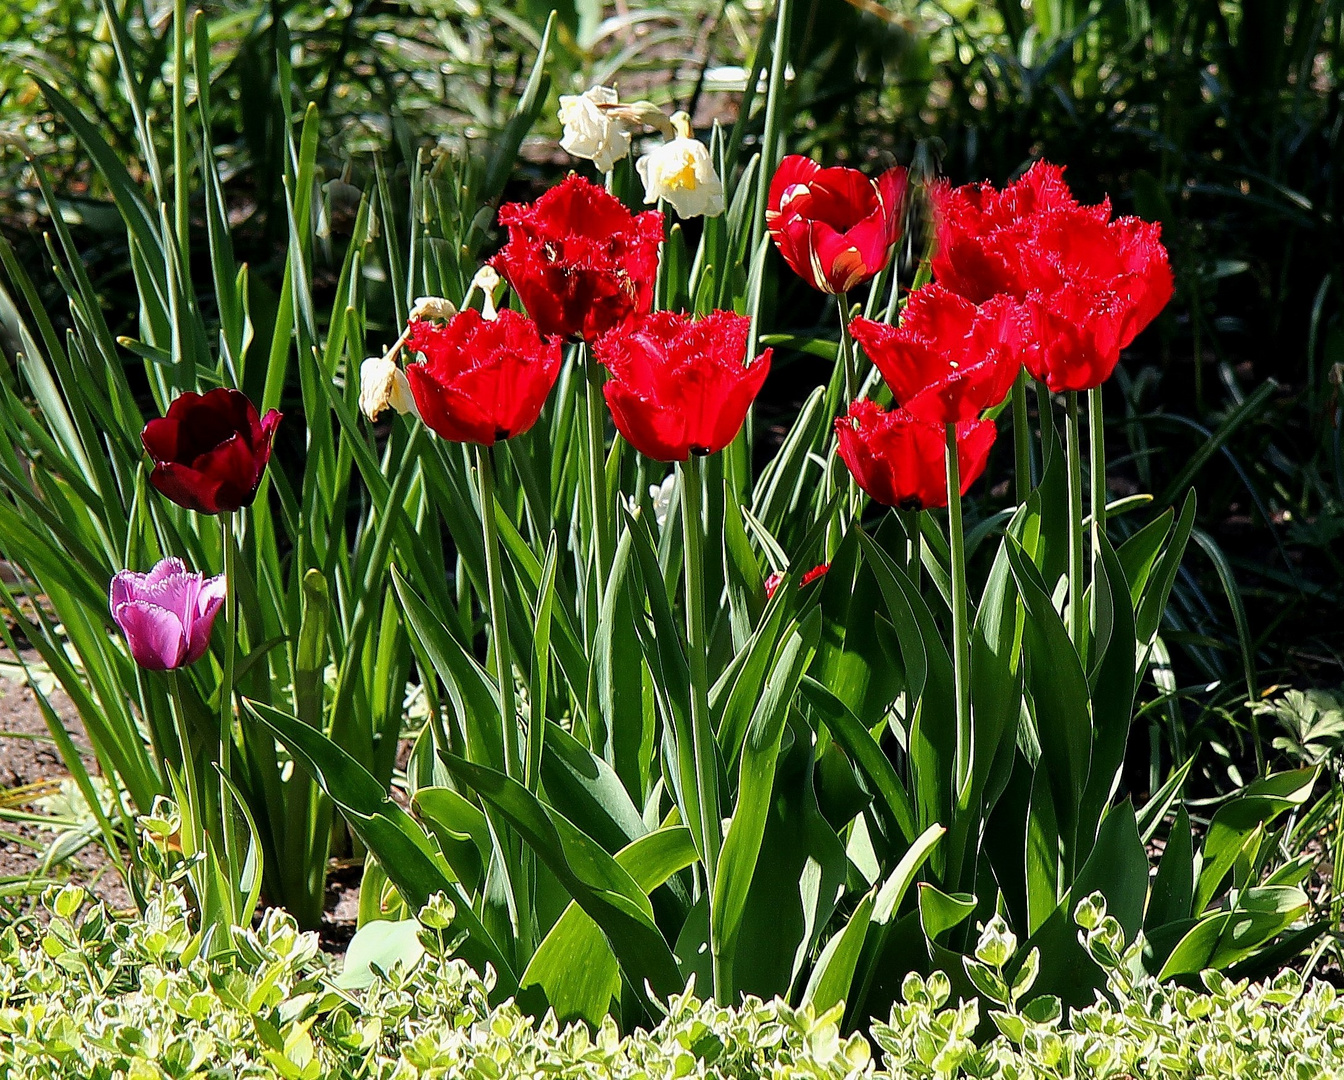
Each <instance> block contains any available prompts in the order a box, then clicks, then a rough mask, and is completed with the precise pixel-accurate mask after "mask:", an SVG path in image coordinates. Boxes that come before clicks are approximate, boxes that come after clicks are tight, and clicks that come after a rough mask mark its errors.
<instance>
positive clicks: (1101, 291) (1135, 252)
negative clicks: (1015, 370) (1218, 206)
mask: <svg viewBox="0 0 1344 1080" xmlns="http://www.w3.org/2000/svg"><path fill="white" fill-rule="evenodd" d="M934 208H935V214H936V217H937V240H938V252H937V254H936V255H935V256H934V259H933V271H934V276H935V278H936V279H937V280H938V282H939V283H940V284H941V285H943V286H944V287H946V288H948V289H951V290H952V291H953V292H957V293H959V294H961V295H962V296H965V297H966V298H967V299H969V300H971V301H974V302H977V303H979V302H983V301H985V300H988V299H989V298H990V297H991V296H993V295H996V294H1006V295H1009V296H1013V297H1018V298H1022V299H1023V300H1024V301H1025V303H1026V306H1027V309H1028V313H1029V317H1030V319H1031V325H1032V336H1033V338H1034V339H1035V344H1034V346H1033V347H1032V348H1030V349H1029V350H1028V351H1027V353H1026V354H1025V356H1024V361H1025V363H1026V366H1027V368H1028V370H1029V371H1030V372H1031V373H1032V375H1033V376H1035V377H1036V378H1038V379H1041V380H1042V381H1044V382H1045V383H1046V385H1047V386H1048V387H1049V388H1050V390H1052V391H1055V392H1062V391H1066V390H1089V389H1092V388H1093V387H1097V386H1100V385H1101V384H1102V383H1103V382H1104V381H1105V380H1106V379H1107V378H1109V377H1110V375H1111V372H1112V371H1114V370H1115V365H1116V364H1117V363H1118V362H1119V359H1120V350H1121V349H1123V348H1125V347H1126V346H1128V345H1129V344H1130V342H1132V341H1133V340H1134V338H1135V337H1136V336H1137V335H1138V333H1139V332H1140V331H1141V330H1143V328H1144V327H1146V326H1147V325H1148V324H1149V323H1150V322H1152V321H1153V319H1154V318H1156V317H1157V315H1158V313H1159V312H1160V311H1161V310H1162V308H1163V307H1165V306H1166V304H1167V302H1168V301H1169V300H1170V299H1171V296H1172V291H1173V280H1172V274H1171V264H1170V262H1169V260H1168V258H1167V252H1166V249H1165V248H1164V247H1163V246H1162V241H1161V227H1160V226H1158V225H1156V224H1153V223H1150V222H1146V221H1141V220H1140V219H1138V218H1133V217H1122V218H1116V219H1114V220H1112V219H1111V206H1110V203H1109V202H1102V203H1100V204H1098V205H1096V206H1080V205H1079V204H1078V202H1077V200H1075V199H1074V198H1073V196H1072V194H1071V193H1070V192H1069V189H1068V185H1067V184H1065V183H1064V179H1063V170H1062V169H1060V168H1059V167H1057V166H1054V165H1049V164H1047V163H1045V162H1037V163H1036V164H1035V165H1033V166H1032V167H1031V169H1029V170H1028V171H1027V173H1026V175H1024V176H1023V177H1022V179H1021V180H1018V181H1017V182H1016V183H1014V184H1010V185H1008V186H1007V187H1006V188H1004V190H1003V191H1002V192H996V191H995V190H994V189H993V188H992V187H990V186H989V185H988V184H981V185H967V186H966V187H961V188H955V189H950V188H946V187H943V188H940V189H938V190H936V191H935V194H934Z"/></svg>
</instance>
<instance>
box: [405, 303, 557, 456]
mask: <svg viewBox="0 0 1344 1080" xmlns="http://www.w3.org/2000/svg"><path fill="white" fill-rule="evenodd" d="M406 344H407V347H408V348H410V349H411V350H413V351H415V352H419V353H422V354H423V355H424V357H425V359H424V362H423V363H416V364H408V365H406V379H407V381H408V382H409V383H410V384H411V396H412V397H414V398H415V405H416V408H418V409H419V410H420V416H421V418H422V419H423V420H424V422H425V423H426V424H427V425H429V427H430V429H431V430H433V431H434V432H436V433H437V434H439V435H440V436H442V437H443V438H445V439H449V440H451V441H453V442H469V443H480V444H481V445H482V446H493V445H494V444H495V442H496V441H497V440H499V439H510V438H512V437H513V436H515V435H521V434H522V433H523V432H525V431H527V429H528V428H530V427H531V426H532V425H533V424H535V423H536V422H537V417H538V416H540V415H541V407H542V405H544V404H545V402H546V396H547V395H548V394H549V393H550V392H551V387H552V386H554V385H555V379H556V376H557V375H559V374H560V360H561V350H560V339H559V338H554V337H553V338H549V339H547V340H542V337H541V335H540V334H539V333H538V332H537V326H536V323H534V322H533V321H532V320H531V319H529V318H528V317H527V316H526V315H521V314H519V313H518V312H516V311H501V312H500V313H499V314H498V315H497V316H496V317H495V318H493V319H486V318H484V317H482V315H481V313H480V312H479V311H477V310H476V309H475V308H468V309H467V310H465V311H459V312H458V313H457V314H456V315H454V316H453V317H452V318H450V319H449V320H448V321H447V322H444V323H439V322H431V321H428V320H417V321H415V322H412V323H411V324H410V330H409V333H408V334H407V338H406Z"/></svg>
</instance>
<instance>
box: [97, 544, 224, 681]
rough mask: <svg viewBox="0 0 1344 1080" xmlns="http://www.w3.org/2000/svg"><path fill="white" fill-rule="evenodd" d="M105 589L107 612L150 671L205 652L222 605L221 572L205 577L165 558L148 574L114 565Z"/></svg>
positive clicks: (186, 661)
mask: <svg viewBox="0 0 1344 1080" xmlns="http://www.w3.org/2000/svg"><path fill="white" fill-rule="evenodd" d="M110 592H111V600H112V618H113V619H115V620H116V623H117V625H118V626H120V627H121V631H122V633H123V634H125V635H126V641H127V643H128V644H129V645H130V647H131V656H132V657H133V658H134V660H135V662H136V663H137V664H139V665H140V666H141V667H142V668H146V669H147V670H149V671H172V670H173V669H174V668H180V667H182V666H183V665H184V664H194V663H195V662H196V661H197V660H199V659H200V658H201V657H202V656H204V655H205V650H206V648H207V646H208V645H209V644H210V631H211V629H212V628H213V627H214V625H215V616H216V615H218V614H219V609H220V608H221V607H223V606H224V597H225V589H224V575H223V574H221V575H220V576H219V577H212V578H207V577H206V576H205V575H204V574H197V573H194V572H192V571H190V570H188V569H187V568H186V566H185V565H184V564H183V562H182V560H181V559H174V558H168V559H164V560H163V561H162V562H160V563H159V564H158V565H157V566H156V567H154V569H153V570H151V571H150V572H149V573H147V574H137V573H135V572H134V571H133V570H121V571H119V572H118V573H117V575H116V577H114V578H113V579H112V587H111V590H110Z"/></svg>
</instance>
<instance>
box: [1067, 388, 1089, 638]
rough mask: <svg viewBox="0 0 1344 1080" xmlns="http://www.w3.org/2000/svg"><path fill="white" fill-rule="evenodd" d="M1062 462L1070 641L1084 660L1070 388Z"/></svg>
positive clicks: (1079, 482)
mask: <svg viewBox="0 0 1344 1080" xmlns="http://www.w3.org/2000/svg"><path fill="white" fill-rule="evenodd" d="M1065 403H1066V405H1065V408H1066V415H1065V439H1066V442H1065V455H1066V458H1065V461H1066V464H1067V465H1068V471H1069V607H1068V620H1067V622H1068V629H1069V640H1071V641H1072V642H1073V645H1074V648H1076V649H1077V650H1078V656H1079V658H1080V659H1084V660H1085V659H1086V652H1087V649H1086V643H1085V642H1084V640H1083V638H1084V635H1085V632H1086V624H1085V622H1084V620H1083V606H1082V605H1083V463H1082V460H1081V457H1080V451H1079V446H1078V392H1077V391H1076V390H1070V391H1069V392H1068V394H1067V395H1066V396H1065Z"/></svg>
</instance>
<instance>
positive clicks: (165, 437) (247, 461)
mask: <svg viewBox="0 0 1344 1080" xmlns="http://www.w3.org/2000/svg"><path fill="white" fill-rule="evenodd" d="M279 423H280V414H279V413H278V412H276V411H275V410H274V409H272V410H271V411H270V412H268V413H267V414H266V415H265V416H264V417H258V415H257V410H256V408H255V407H254V406H253V404H252V402H250V401H248V400H247V397H246V395H244V394H242V393H240V392H239V391H237V390H231V389H228V388H226V387H220V388H218V389H216V390H211V391H210V392H209V393H207V394H196V393H193V392H191V391H190V390H189V391H187V392H186V393H184V394H180V395H178V397H176V398H174V399H173V401H172V403H171V404H170V405H169V406H168V414H167V415H166V416H163V417H160V418H158V419H155V420H151V421H150V422H149V423H148V424H146V425H145V428H144V430H143V431H142V432H141V433H140V441H141V442H142V443H144V446H145V451H146V452H147V453H148V454H149V456H150V458H152V459H153V461H154V469H153V471H152V472H151V473H150V474H149V482H150V483H151V484H153V485H154V486H155V487H156V488H158V490H159V491H160V492H162V493H163V494H164V495H166V496H167V497H168V498H170V499H172V500H173V502H175V503H177V504H178V505H179V506H185V507H186V508H187V509H188V510H195V511H197V512H199V513H202V514H227V513H230V512H232V511H234V510H240V509H242V508H243V507H244V506H251V505H252V501H253V500H254V499H255V498H256V497H257V488H258V486H259V485H260V484H261V474H262V473H263V472H265V471H266V465H267V463H268V462H269V461H270V460H271V440H272V438H273V437H274V435H275V428H276V425H277V424H279Z"/></svg>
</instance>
